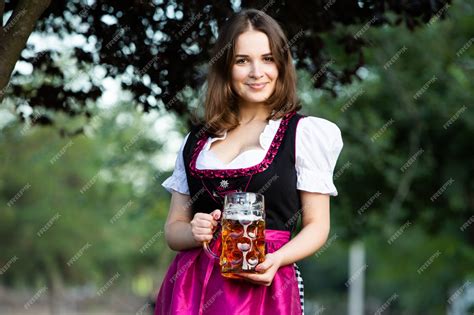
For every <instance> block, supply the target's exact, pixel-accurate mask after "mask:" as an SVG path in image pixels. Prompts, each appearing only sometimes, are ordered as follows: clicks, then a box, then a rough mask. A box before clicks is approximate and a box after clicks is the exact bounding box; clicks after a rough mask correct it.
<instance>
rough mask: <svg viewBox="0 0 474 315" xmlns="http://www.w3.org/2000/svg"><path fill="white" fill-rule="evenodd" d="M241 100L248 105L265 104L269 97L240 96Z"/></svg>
mask: <svg viewBox="0 0 474 315" xmlns="http://www.w3.org/2000/svg"><path fill="white" fill-rule="evenodd" d="M241 97H242V99H244V100H245V101H246V102H250V103H261V102H265V101H266V100H267V99H268V98H269V97H270V95H262V96H258V97H255V96H253V95H252V96H248V95H242V96H241Z"/></svg>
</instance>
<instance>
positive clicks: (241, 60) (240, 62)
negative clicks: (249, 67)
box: [235, 58, 246, 64]
mask: <svg viewBox="0 0 474 315" xmlns="http://www.w3.org/2000/svg"><path fill="white" fill-rule="evenodd" d="M245 61H246V60H245V59H244V58H240V59H237V60H236V61H235V63H236V64H242V63H244V62H245Z"/></svg>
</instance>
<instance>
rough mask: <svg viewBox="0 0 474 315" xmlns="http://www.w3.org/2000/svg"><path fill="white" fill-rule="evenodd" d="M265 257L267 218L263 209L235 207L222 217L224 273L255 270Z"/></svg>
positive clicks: (222, 264)
mask: <svg viewBox="0 0 474 315" xmlns="http://www.w3.org/2000/svg"><path fill="white" fill-rule="evenodd" d="M264 260H265V220H264V215H263V212H262V211H260V210H249V209H232V210H231V211H229V213H225V214H224V217H223V218H222V252H221V256H220V265H221V271H222V275H223V276H225V277H229V278H236V277H235V276H234V275H232V274H233V273H237V272H252V273H254V272H255V267H256V266H257V265H258V264H259V263H262V262H263V261H264Z"/></svg>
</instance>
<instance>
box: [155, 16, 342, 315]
mask: <svg viewBox="0 0 474 315" xmlns="http://www.w3.org/2000/svg"><path fill="white" fill-rule="evenodd" d="M214 49H215V50H214V53H215V54H214V56H215V57H214V58H213V59H212V60H211V62H210V69H209V75H208V88H207V95H206V100H205V121H204V122H203V124H201V125H197V126H196V127H194V128H192V130H191V132H190V133H188V135H187V136H186V138H185V140H184V143H183V145H182V146H181V148H180V152H179V154H178V157H177V160H176V166H175V170H174V172H173V175H172V176H171V177H169V178H168V179H167V180H166V181H165V182H164V183H163V184H162V185H163V186H164V187H165V188H166V189H167V190H168V191H170V192H171V193H172V197H171V206H170V211H169V215H168V218H167V222H166V226H165V236H166V240H167V243H168V245H169V246H170V248H171V249H173V250H176V251H179V253H178V254H177V256H176V257H175V259H174V260H173V262H172V264H171V266H170V268H169V270H168V272H167V274H166V276H165V279H164V281H163V284H162V287H161V289H160V292H159V294H158V297H157V304H156V308H155V315H157V314H240V315H243V314H252V315H253V314H272V315H274V314H302V312H303V283H302V279H301V277H299V271H298V268H297V266H296V264H295V262H297V261H299V260H301V259H303V258H305V257H307V256H310V255H312V254H314V253H315V252H316V250H317V249H318V248H320V247H321V246H323V244H324V242H325V241H326V239H327V237H328V234H329V196H330V195H332V196H336V195H337V190H336V188H335V187H334V184H333V182H332V173H333V170H334V166H335V164H336V160H337V158H338V156H339V153H340V151H341V149H342V139H341V134H340V131H339V128H338V127H337V126H336V125H335V124H333V123H331V122H329V121H327V120H324V119H321V118H317V117H304V116H303V115H300V114H298V113H297V111H298V110H299V109H300V108H301V106H300V105H299V102H298V99H297V96H296V76H295V69H294V66H293V63H292V58H291V55H290V51H289V47H288V46H287V39H286V38H285V35H284V33H283V31H282V29H281V28H280V26H279V25H278V23H277V22H276V21H275V20H273V19H272V18H271V17H270V16H268V15H267V14H265V13H264V12H262V11H258V10H244V11H242V12H240V13H237V14H236V15H234V16H233V17H231V18H230V19H229V21H228V22H227V23H226V25H225V26H224V27H223V28H222V30H221V31H220V33H219V37H218V40H217V42H216V45H215V47H214ZM232 191H248V192H259V193H262V194H263V195H264V196H265V211H266V233H265V240H266V244H267V255H266V259H265V261H264V262H262V263H261V264H259V265H258V266H257V271H258V272H259V273H258V274H240V276H241V279H237V280H235V279H228V278H224V277H222V276H221V274H220V268H219V266H218V264H216V263H215V262H214V261H213V260H211V259H209V258H208V257H207V256H206V254H205V252H204V251H203V249H202V243H203V242H207V241H211V243H210V244H211V247H212V248H213V249H214V251H215V252H218V251H219V249H220V244H218V243H219V238H218V237H215V240H213V230H214V228H215V227H216V225H217V222H218V220H219V218H220V215H221V211H220V209H222V205H223V197H224V195H225V194H226V193H229V192H232ZM300 215H301V216H302V229H301V231H300V232H299V233H298V234H297V235H296V236H295V237H294V238H293V239H291V240H290V237H291V232H292V231H294V228H295V225H296V222H297V220H298V218H299V216H300Z"/></svg>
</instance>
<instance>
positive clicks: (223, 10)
mask: <svg viewBox="0 0 474 315" xmlns="http://www.w3.org/2000/svg"><path fill="white" fill-rule="evenodd" d="M0 3H1V4H2V7H3V4H4V1H0ZM24 3H27V1H20V2H19V3H18V5H15V2H13V1H7V2H6V3H5V12H9V11H13V14H12V16H11V18H10V19H9V21H8V22H7V25H6V26H5V29H7V30H10V31H12V32H6V35H4V36H3V37H2V38H1V40H0V42H1V45H0V46H1V47H3V49H2V50H1V51H0V60H3V62H4V63H5V64H6V66H5V68H3V67H2V72H1V76H2V78H1V80H0V89H4V87H5V85H6V83H7V81H8V77H9V75H10V73H11V71H12V69H13V65H14V64H15V62H16V60H17V57H18V56H19V54H20V50H21V48H22V47H23V46H24V40H23V38H24V39H26V37H24V36H26V35H23V34H27V33H28V31H29V32H31V29H26V28H25V30H24V31H23V32H22V36H21V37H20V38H17V37H16V36H15V35H14V34H15V33H14V32H13V31H14V30H15V29H18V28H20V25H22V24H21V23H15V21H18V20H19V19H20V18H19V16H20V15H21V14H22V12H30V9H28V10H27V11H22V6H21V5H22V4H24ZM48 3H49V2H48V1H41V2H39V4H40V5H35V6H34V10H31V12H32V13H31V14H28V15H26V14H25V13H23V14H25V16H24V18H25V19H26V18H27V17H28V19H27V21H28V25H30V26H31V27H30V28H32V25H34V20H35V19H37V18H38V17H39V14H40V13H41V12H42V10H44V7H45V6H46V5H47V4H48ZM448 3H450V1H449V0H447V1H441V0H418V1H409V2H397V1H378V0H377V1H375V0H365V1H352V0H345V1H343V0H341V1H339V0H338V1H325V0H319V1H311V2H304V1H296V2H286V3H283V4H280V3H276V2H275V1H269V2H267V1H242V3H241V7H243V8H247V7H255V8H260V9H262V10H263V11H266V12H267V13H269V14H270V15H272V16H273V17H275V18H276V19H277V20H278V21H279V22H280V23H281V24H283V26H284V28H285V29H286V31H287V33H288V34H287V35H288V38H289V45H288V46H289V48H290V49H291V50H292V51H293V54H294V57H295V60H296V61H297V63H296V66H297V67H298V68H302V69H307V70H309V71H310V72H312V73H317V72H318V71H319V70H320V69H321V68H324V69H326V71H324V73H321V75H319V76H318V77H317V78H315V79H314V80H313V86H314V87H316V88H320V89H326V90H329V91H331V92H332V93H333V94H334V93H335V91H336V89H337V87H338V86H339V85H341V84H342V85H343V84H348V83H350V82H352V81H353V80H354V79H355V78H358V74H357V71H358V69H360V67H362V66H363V65H364V54H363V47H365V46H366V44H367V43H366V42H365V41H364V40H363V39H362V38H361V36H360V34H361V33H363V31H364V29H365V28H366V27H369V26H375V27H379V26H382V25H390V26H393V27H395V26H396V25H400V24H402V23H404V24H405V25H406V26H407V27H408V28H409V29H411V30H413V29H415V28H416V27H417V26H420V25H423V24H424V23H426V22H428V21H429V20H430V19H431V18H432V17H433V16H437V15H439V16H440V17H441V18H442V17H443V16H444V11H443V10H442V8H443V6H445V5H446V4H448ZM88 4H89V3H86V2H85V1H79V0H76V1H54V2H52V3H51V4H50V6H49V7H48V9H47V10H46V11H45V12H44V14H43V15H42V17H41V19H39V20H38V21H37V27H36V29H35V31H36V32H38V33H42V34H50V33H52V32H54V33H55V34H57V35H58V36H59V37H60V38H68V37H69V36H70V35H72V34H79V35H81V36H84V37H85V41H84V43H85V44H84V45H81V46H78V47H75V49H74V57H75V58H76V59H77V67H78V68H80V69H81V70H82V71H84V72H85V73H89V71H88V67H87V65H90V64H100V65H101V66H102V67H104V68H105V70H106V75H107V76H110V77H114V78H118V79H120V80H121V82H122V85H123V88H124V89H126V90H129V91H131V92H132V93H133V94H134V95H135V98H136V99H137V100H138V103H139V106H141V107H143V108H144V110H145V112H148V111H149V110H151V109H156V108H162V109H163V108H164V109H166V110H170V111H173V112H175V113H177V114H178V115H179V116H181V117H185V118H186V117H187V115H188V114H189V112H190V109H189V108H188V106H187V104H186V103H185V102H184V101H183V98H182V94H183V92H184V91H185V89H186V88H187V87H189V88H191V89H198V88H199V87H200V86H201V85H202V84H203V82H204V79H205V72H206V66H207V63H208V61H209V60H210V59H211V57H212V56H210V48H211V47H212V44H213V42H214V41H215V37H216V30H217V29H218V28H219V26H221V25H222V23H223V22H224V21H225V19H226V17H228V16H229V15H231V14H232V13H233V12H234V11H235V10H237V9H238V7H236V6H235V2H234V1H225V2H223V1H207V2H202V1H153V2H152V1H142V0H133V1H132V0H129V1H120V2H117V1H100V2H92V4H91V5H88ZM33 11H34V12H36V15H33ZM339 24H342V25H358V26H359V27H361V26H362V27H363V28H360V29H359V32H357V33H355V34H353V33H348V32H345V33H342V34H339V36H338V38H337V39H336V41H335V43H337V45H340V46H341V47H343V48H344V51H345V53H346V55H347V56H353V58H352V59H353V60H351V61H350V62H347V63H344V64H337V65H327V63H328V61H329V60H330V56H329V55H328V54H327V50H326V44H327V43H326V41H325V40H324V39H323V36H322V35H323V34H325V33H328V32H330V31H331V30H333V29H334V28H335V26H337V25H339ZM10 26H11V27H10ZM10 28H11V29H10ZM86 44H89V45H86ZM85 46H90V47H93V48H90V47H89V48H86V47H85ZM13 48H15V49H13ZM26 51H29V52H30V54H29V57H25V55H28V54H22V55H21V58H20V60H21V61H24V62H27V63H30V64H31V65H32V66H33V68H34V71H35V72H38V71H44V72H45V73H46V74H47V75H48V76H53V77H54V78H56V80H52V81H50V82H44V83H43V84H42V85H41V86H39V87H37V88H34V89H32V88H31V86H28V85H25V84H24V81H22V80H13V81H12V83H11V88H10V89H8V91H9V92H8V93H9V95H13V96H15V97H18V98H20V99H22V100H27V101H28V104H29V106H31V107H33V108H38V109H42V110H41V114H42V115H41V116H40V118H39V119H37V120H35V123H36V124H50V123H52V121H53V120H54V117H53V115H52V113H54V112H64V113H66V114H68V115H70V116H76V115H85V116H86V117H89V116H90V115H91V114H90V112H89V111H88V110H87V106H86V103H87V101H88V100H92V101H94V100H97V98H98V97H99V96H100V95H101V84H100V82H94V80H92V79H91V80H90V81H91V82H92V85H90V86H89V87H88V88H87V89H83V90H74V89H70V88H68V87H67V85H66V86H65V84H64V82H63V81H64V79H65V76H64V71H62V69H60V68H59V67H58V65H57V64H56V63H55V55H57V52H56V51H55V49H54V48H53V47H51V48H50V49H47V50H44V51H41V52H36V51H35V50H34V47H32V46H31V45H29V46H27V48H26ZM35 54H36V55H35ZM89 75H91V76H93V75H92V74H91V73H89ZM18 76H20V75H18V74H15V76H14V78H15V77H18ZM66 83H67V82H66ZM2 94H3V93H2ZM0 97H1V96H0ZM0 99H1V98H0ZM45 110H47V111H49V113H48V112H47V111H45ZM20 116H22V114H20Z"/></svg>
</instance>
